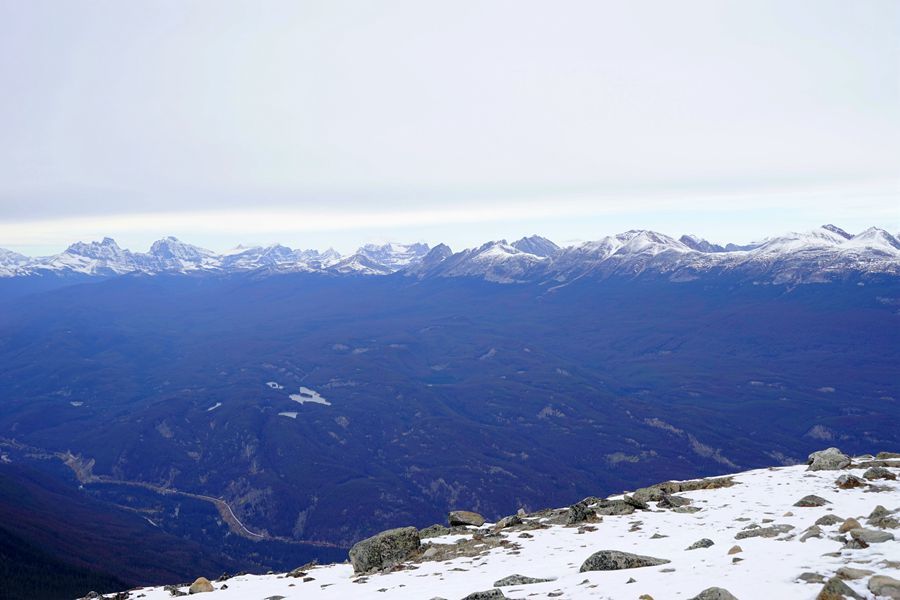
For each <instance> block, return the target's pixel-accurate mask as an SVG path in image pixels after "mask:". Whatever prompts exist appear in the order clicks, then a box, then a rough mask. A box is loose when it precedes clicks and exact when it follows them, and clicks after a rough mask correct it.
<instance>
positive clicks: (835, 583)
mask: <svg viewBox="0 0 900 600" xmlns="http://www.w3.org/2000/svg"><path fill="white" fill-rule="evenodd" d="M847 598H854V599H855V600H863V597H862V596H860V595H859V594H857V593H856V592H854V591H853V589H852V588H851V587H850V586H849V585H847V584H846V583H844V582H843V581H841V579H840V578H839V577H832V578H831V579H829V580H828V581H826V582H825V585H824V586H823V587H822V589H821V591H819V595H818V596H816V600H846V599H847Z"/></svg>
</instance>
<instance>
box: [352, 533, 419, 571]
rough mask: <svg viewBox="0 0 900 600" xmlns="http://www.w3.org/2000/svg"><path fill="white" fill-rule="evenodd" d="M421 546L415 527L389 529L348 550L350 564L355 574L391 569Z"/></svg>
mask: <svg viewBox="0 0 900 600" xmlns="http://www.w3.org/2000/svg"><path fill="white" fill-rule="evenodd" d="M421 545H422V541H421V539H420V538H419V532H418V530H417V529H416V528H415V527H400V528H397V529H389V530H387V531H382V532H381V533H379V534H376V535H373V536H372V537H370V538H367V539H364V540H363V541H361V542H359V543H357V544H356V545H355V546H353V547H352V548H350V564H352V565H353V571H354V572H356V573H367V572H369V571H374V570H378V569H385V568H388V567H393V566H396V565H398V564H400V563H402V562H403V561H404V560H406V559H407V558H409V557H410V556H411V555H412V554H414V553H415V552H416V551H417V550H418V549H419V547H420V546H421Z"/></svg>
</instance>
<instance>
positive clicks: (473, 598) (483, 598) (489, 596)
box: [462, 588, 506, 600]
mask: <svg viewBox="0 0 900 600" xmlns="http://www.w3.org/2000/svg"><path fill="white" fill-rule="evenodd" d="M504 598H506V596H504V595H503V592H501V591H500V590H498V589H497V588H494V589H492V590H485V591H483V592H472V593H471V594H469V595H468V596H466V597H465V598H463V599H462V600H503V599H504Z"/></svg>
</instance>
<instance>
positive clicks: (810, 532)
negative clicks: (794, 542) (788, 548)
mask: <svg viewBox="0 0 900 600" xmlns="http://www.w3.org/2000/svg"><path fill="white" fill-rule="evenodd" d="M820 537H822V528H821V527H819V526H818V525H810V526H809V527H807V528H806V531H804V532H803V535H801V536H800V541H801V542H805V541H806V540H808V539H809V538H820Z"/></svg>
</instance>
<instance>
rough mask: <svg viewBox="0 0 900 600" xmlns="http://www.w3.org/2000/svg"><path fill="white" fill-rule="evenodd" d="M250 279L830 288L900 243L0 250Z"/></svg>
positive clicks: (803, 238)
mask: <svg viewBox="0 0 900 600" xmlns="http://www.w3.org/2000/svg"><path fill="white" fill-rule="evenodd" d="M247 272H253V273H258V274H263V275H271V274H278V273H323V274H329V275H368V276H384V275H391V274H394V273H402V274H404V275H406V276H408V277H410V278H414V279H423V278H426V277H472V278H479V279H484V280H487V281H492V282H495V283H506V284H511V283H539V284H542V285H547V286H548V287H551V286H559V285H568V284H570V283H573V282H576V281H579V280H582V279H584V278H590V279H606V278H609V277H613V276H619V277H631V278H633V277H638V276H642V275H653V276H662V277H665V278H667V279H668V280H671V281H674V282H684V281H693V280H696V279H698V278H699V277H701V276H703V275H705V274H714V275H715V274H735V275H738V276H742V277H749V278H751V279H752V280H753V281H754V282H757V281H758V282H764V283H776V284H802V283H825V282H828V281H834V280H839V279H842V278H846V277H847V276H848V275H852V274H859V275H882V274H889V275H897V274H900V240H898V239H897V238H896V237H895V236H894V235H892V234H891V233H889V232H887V231H884V230H882V229H878V228H877V227H870V228H869V229H866V230H865V231H863V232H860V233H858V234H856V235H851V234H849V233H847V232H846V231H844V230H843V229H841V228H839V227H836V226H834V225H824V226H822V227H818V228H816V229H813V230H811V231H806V232H799V233H797V232H794V233H786V234H783V235H779V236H775V237H771V238H767V239H765V240H762V241H760V242H756V243H752V244H745V245H736V244H727V245H724V246H723V245H719V244H714V243H711V242H709V241H707V240H704V239H701V238H699V237H696V236H692V235H684V236H682V237H681V238H680V239H675V238H672V237H669V236H667V235H665V234H662V233H658V232H655V231H647V230H631V231H626V232H623V233H619V234H616V235H612V236H607V237H604V238H602V239H599V240H595V241H588V242H583V243H579V244H575V245H571V246H567V247H564V248H563V247H560V246H558V245H557V244H555V243H554V242H552V241H551V240H548V239H546V238H543V237H540V236H537V235H533V236H530V237H525V238H522V239H520V240H517V241H514V242H512V243H508V242H507V241H506V240H495V241H490V242H487V243H485V244H482V245H481V246H478V247H476V248H469V249H465V250H462V251H459V252H455V253H454V252H452V251H451V250H450V248H449V247H447V246H446V245H444V244H439V245H438V246H436V247H435V248H429V246H428V245H427V244H421V243H419V244H395V243H394V244H384V245H381V246H378V245H372V244H369V245H366V246H363V247H361V248H359V249H358V250H357V251H356V252H354V253H352V254H349V255H341V254H339V253H337V252H336V251H334V250H327V251H325V252H319V251H317V250H293V249H291V248H288V247H287V246H282V245H280V244H275V245H272V246H267V247H259V246H256V247H250V248H245V247H243V246H238V247H237V248H234V249H232V250H229V251H227V252H225V253H223V254H216V253H215V252H212V251H210V250H206V249H203V248H200V247H198V246H193V245H191V244H188V243H185V242H182V241H180V240H178V239H176V238H174V237H167V238H164V239H161V240H159V241H157V242H155V243H154V244H153V245H152V246H151V247H150V250H149V252H146V253H141V252H132V251H131V250H127V249H123V248H120V247H119V246H118V245H117V244H116V242H115V241H114V240H112V239H111V238H104V239H103V240H102V241H100V242H90V243H82V242H78V243H75V244H72V245H71V246H69V248H67V249H66V250H65V251H64V252H61V253H60V254H56V255H53V256H47V257H38V258H29V257H25V256H22V255H21V254H17V253H14V252H10V251H8V250H3V249H0V278H9V277H48V276H72V275H75V276H91V277H98V276H99V277H111V276H116V275H125V274H140V275H158V274H182V275H187V274H190V275H201V274H230V273H247Z"/></svg>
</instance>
